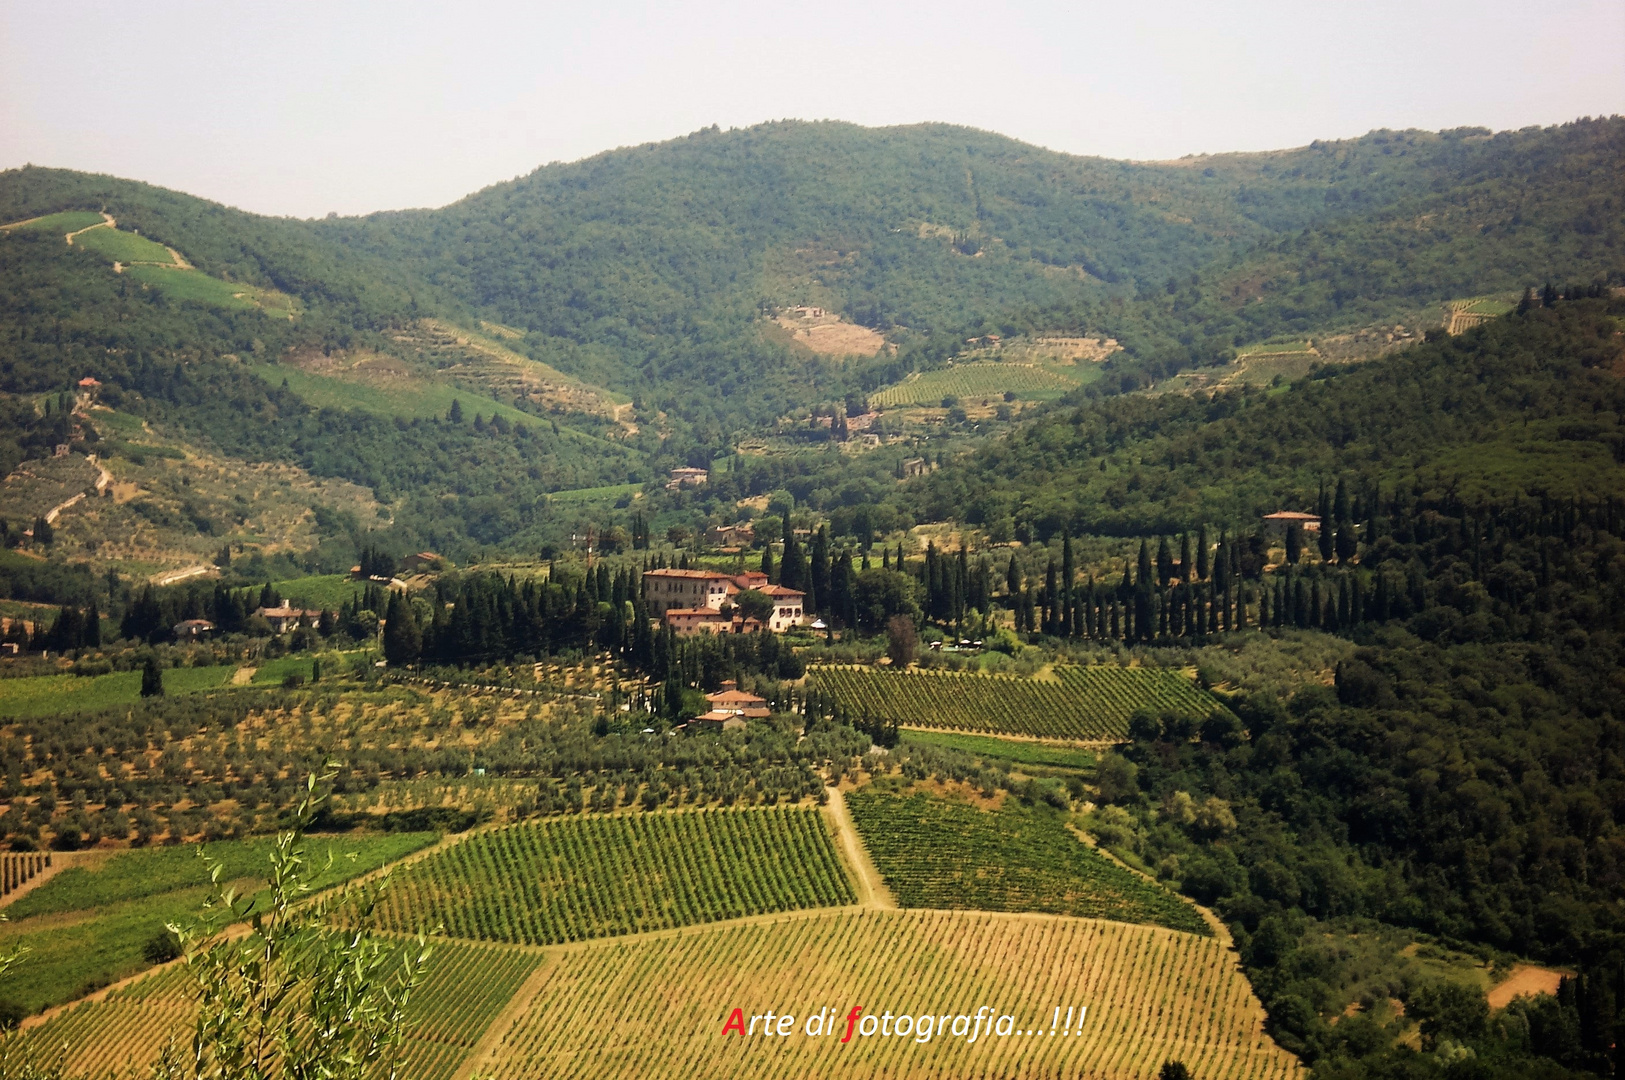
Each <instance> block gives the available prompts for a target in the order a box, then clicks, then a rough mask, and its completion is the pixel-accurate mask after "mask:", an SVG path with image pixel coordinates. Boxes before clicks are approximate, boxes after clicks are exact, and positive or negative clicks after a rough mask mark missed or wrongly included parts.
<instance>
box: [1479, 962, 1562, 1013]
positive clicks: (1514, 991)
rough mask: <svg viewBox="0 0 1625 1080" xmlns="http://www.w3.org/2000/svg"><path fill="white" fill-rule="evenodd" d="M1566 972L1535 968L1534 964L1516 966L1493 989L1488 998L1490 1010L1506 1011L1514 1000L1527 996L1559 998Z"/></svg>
mask: <svg viewBox="0 0 1625 1080" xmlns="http://www.w3.org/2000/svg"><path fill="white" fill-rule="evenodd" d="M1564 974H1565V973H1564V972H1561V971H1557V970H1555V969H1553V968H1543V967H1535V966H1534V965H1533V964H1515V965H1513V968H1512V974H1511V975H1509V976H1507V979H1506V981H1505V982H1503V983H1501V984H1499V985H1498V986H1496V987H1495V988H1494V989H1492V990H1491V991H1490V992H1489V994H1487V995H1486V996H1487V997H1488V998H1489V1002H1490V1008H1492V1009H1504V1008H1506V1007H1507V1006H1508V1005H1510V1004H1512V1002H1513V999H1515V998H1520V997H1523V996H1525V995H1530V996H1533V995H1535V994H1550V995H1552V996H1553V997H1556V996H1557V986H1558V984H1559V983H1561V982H1562V981H1563V976H1564Z"/></svg>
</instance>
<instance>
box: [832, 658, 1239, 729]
mask: <svg viewBox="0 0 1625 1080" xmlns="http://www.w3.org/2000/svg"><path fill="white" fill-rule="evenodd" d="M1056 675H1057V678H1056V679H1054V680H1053V681H1051V680H1043V679H1027V678H1021V677H1019V676H1011V675H965V674H959V673H954V672H928V671H909V672H891V671H876V670H874V669H873V668H839V667H824V668H815V669H814V670H813V671H812V673H811V682H812V684H813V685H814V686H816V687H817V688H818V689H820V690H822V691H824V692H825V693H828V694H833V695H834V697H835V700H836V701H837V702H839V703H840V704H841V705H842V706H843V707H844V708H845V709H847V711H848V712H850V713H851V714H852V715H853V716H855V717H867V718H869V719H871V720H888V721H891V722H893V723H896V724H899V725H902V726H904V727H920V728H947V729H953V730H960V731H985V732H990V733H993V734H1003V735H1031V736H1038V737H1044V738H1057V739H1084V740H1102V741H1104V740H1111V741H1116V740H1121V739H1123V738H1126V737H1127V735H1128V720H1129V717H1130V716H1132V715H1133V714H1134V711H1135V710H1136V709H1141V708H1146V709H1151V710H1152V711H1154V712H1157V713H1172V714H1175V715H1179V716H1192V717H1198V718H1200V717H1206V716H1208V715H1209V714H1210V713H1212V712H1213V711H1214V710H1216V709H1222V708H1223V706H1222V705H1220V704H1219V703H1218V702H1217V701H1216V700H1215V699H1214V698H1213V697H1212V696H1210V695H1209V694H1207V693H1206V692H1205V691H1203V690H1201V689H1199V688H1198V687H1197V686H1196V685H1195V684H1194V683H1192V682H1190V681H1189V680H1187V679H1186V678H1184V677H1183V676H1181V675H1179V674H1178V673H1177V672H1172V671H1167V670H1164V669H1162V668H1120V667H1074V668H1060V669H1058V670H1057V672H1056Z"/></svg>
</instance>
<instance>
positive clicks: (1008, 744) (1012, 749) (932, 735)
mask: <svg viewBox="0 0 1625 1080" xmlns="http://www.w3.org/2000/svg"><path fill="white" fill-rule="evenodd" d="M904 741H905V742H909V743H913V744H914V745H916V746H931V747H936V748H938V749H942V750H957V751H959V752H960V753H961V754H969V755H971V756H972V757H976V758H981V759H982V760H984V761H1003V762H1008V763H1010V764H1012V765H1025V766H1028V767H1029V769H1031V768H1037V769H1041V770H1049V769H1064V770H1067V771H1070V772H1076V771H1079V770H1083V769H1092V768H1094V765H1095V755H1094V754H1092V753H1090V752H1089V751H1088V750H1082V749H1079V748H1077V747H1074V746H1058V745H1056V744H1055V743H1043V742H1031V741H1028V740H1026V739H1000V738H996V737H994V736H991V735H962V734H960V733H959V732H957V731H910V732H909V733H908V734H907V735H906V736H904Z"/></svg>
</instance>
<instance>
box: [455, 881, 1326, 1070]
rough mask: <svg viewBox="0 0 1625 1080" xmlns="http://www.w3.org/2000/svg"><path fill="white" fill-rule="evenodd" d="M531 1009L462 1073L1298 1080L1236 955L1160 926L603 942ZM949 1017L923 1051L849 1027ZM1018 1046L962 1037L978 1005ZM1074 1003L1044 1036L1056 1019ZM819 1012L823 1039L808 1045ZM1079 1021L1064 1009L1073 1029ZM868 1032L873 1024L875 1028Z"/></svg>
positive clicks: (1046, 921) (797, 932) (784, 922)
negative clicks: (868, 1019)
mask: <svg viewBox="0 0 1625 1080" xmlns="http://www.w3.org/2000/svg"><path fill="white" fill-rule="evenodd" d="M538 978H539V980H541V985H540V987H539V989H538V992H537V994H536V996H535V998H534V999H533V1000H532V1001H531V1002H530V1004H529V1005H528V1006H527V1007H526V1008H525V1010H524V1011H523V1012H522V1013H521V1014H520V1015H519V1017H518V1018H517V1019H516V1021H515V1023H514V1024H513V1026H512V1027H511V1028H509V1029H508V1030H507V1031H506V1032H504V1033H502V1041H501V1043H500V1044H499V1045H497V1046H495V1047H494V1049H493V1051H492V1052H491V1053H490V1054H489V1056H487V1055H486V1054H482V1055H481V1056H480V1057H479V1058H478V1059H477V1060H476V1061H474V1062H471V1063H470V1064H471V1067H472V1068H473V1069H475V1070H477V1071H478V1073H479V1074H481V1075H493V1076H495V1077H496V1078H497V1080H531V1078H534V1077H542V1076H545V1077H548V1078H549V1080H563V1078H569V1077H591V1078H593V1080H615V1078H622V1077H625V1078H632V1077H637V1078H640V1080H643V1078H647V1080H662V1078H668V1077H669V1078H674V1080H676V1078H681V1080H691V1078H694V1077H721V1076H726V1077H731V1078H735V1080H757V1078H761V1080H769V1078H772V1080H777V1078H785V1080H790V1078H796V1080H800V1078H802V1077H815V1076H816V1077H826V1076H840V1077H843V1078H847V1080H852V1078H856V1080H870V1078H879V1077H887V1078H889V1080H914V1078H925V1077H938V1078H940V1077H971V1076H978V1077H999V1078H1001V1080H1022V1078H1027V1077H1031V1078H1038V1077H1043V1078H1045V1080H1061V1078H1064V1080H1070V1078H1074V1077H1076V1078H1082V1077H1089V1078H1093V1080H1131V1078H1132V1080H1151V1078H1152V1077H1155V1076H1156V1075H1157V1070H1158V1069H1159V1068H1160V1067H1161V1066H1162V1063H1163V1062H1164V1061H1166V1060H1168V1059H1170V1058H1176V1059H1179V1060H1181V1061H1183V1062H1184V1063H1185V1064H1186V1065H1187V1066H1188V1067H1189V1068H1190V1072H1191V1075H1192V1076H1196V1077H1200V1078H1201V1080H1292V1078H1297V1077H1301V1076H1302V1075H1303V1072H1302V1070H1301V1069H1300V1068H1299V1067H1298V1065H1297V1062H1296V1061H1295V1060H1294V1059H1293V1057H1292V1056H1291V1055H1290V1054H1288V1053H1286V1052H1285V1051H1284V1050H1282V1049H1281V1048H1280V1047H1278V1046H1276V1045H1275V1044H1274V1043H1273V1042H1272V1041H1271V1040H1270V1038H1269V1037H1268V1036H1267V1035H1266V1034H1265V1033H1264V1029H1263V1020H1264V1013H1263V1010H1262V1009H1261V1008H1260V1007H1259V1004H1258V1001H1257V999H1256V998H1254V997H1253V994H1252V990H1251V988H1250V987H1249V986H1248V985H1247V981H1246V980H1245V979H1244V978H1243V977H1242V975H1241V973H1240V971H1239V970H1238V969H1237V966H1236V963H1235V959H1234V957H1233V956H1231V955H1230V954H1229V953H1227V952H1226V951H1225V949H1224V947H1223V946H1221V945H1220V944H1219V943H1218V942H1217V941H1215V940H1214V939H1212V938H1205V937H1197V936H1195V935H1193V934H1182V933H1178V932H1176V931H1172V930H1166V929H1163V928H1161V927H1153V926H1132V925H1129V924H1126V923H1113V922H1101V921H1096V920H1093V919H1068V918H1062V917H1057V916H1042V915H1008V914H999V913H993V912H982V911H869V910H864V911H853V910H847V911H840V912H824V913H816V914H810V915H805V916H783V917H780V918H778V919H773V920H764V921H762V922H748V923H734V924H731V925H727V926H717V927H707V928H703V929H696V930H689V931H684V932H682V933H680V934H673V935H661V936H660V937H657V938H651V939H644V940H637V939H631V940H622V941H615V942H602V943H596V944H593V945H591V946H587V947H582V948H577V949H571V950H568V951H565V952H563V953H561V954H559V955H558V956H557V957H556V958H555V959H553V960H552V961H551V962H550V964H549V966H548V968H547V969H546V971H545V973H544V974H542V975H540V976H538ZM854 1006H862V1007H863V1010H864V1014H866V1015H868V1014H872V1015H873V1016H874V1017H876V1018H877V1019H878V1018H880V1017H881V1016H882V1015H883V1014H888V1013H889V1014H891V1017H888V1019H887V1027H888V1029H889V1028H891V1026H892V1023H891V1020H892V1018H894V1017H896V1016H900V1015H907V1016H909V1017H910V1018H911V1022H910V1025H909V1026H910V1027H912V1026H913V1018H914V1017H915V1016H923V1015H931V1016H932V1017H933V1026H936V1023H937V1021H936V1018H938V1017H943V1016H947V1017H948V1021H947V1022H945V1023H944V1024H943V1025H942V1026H944V1027H946V1028H947V1029H948V1030H947V1032H946V1033H944V1034H942V1035H940V1036H938V1035H937V1034H936V1033H935V1032H933V1033H932V1037H931V1038H930V1039H929V1041H925V1042H922V1041H919V1039H918V1038H917V1037H916V1036H915V1035H914V1034H913V1033H912V1032H908V1033H905V1034H904V1035H903V1036H901V1037H900V1036H898V1035H897V1034H896V1033H895V1031H892V1032H891V1033H890V1034H880V1033H879V1032H878V1031H876V1033H874V1034H862V1033H858V1034H854V1035H853V1037H852V1039H851V1041H850V1042H847V1043H845V1044H843V1043H842V1042H841V1041H840V1040H841V1037H842V1036H843V1035H844V1034H845V1032H846V1022H845V1016H846V1014H847V1013H848V1011H849V1010H850V1009H852V1008H853V1007H854ZM980 1006H989V1007H990V1008H991V1009H992V1010H993V1011H994V1012H995V1013H1005V1014H1009V1015H1011V1016H1013V1017H1014V1021H1013V1023H1012V1024H1011V1025H1010V1029H1011V1030H1012V1031H1014V1030H1019V1031H1022V1032H1028V1031H1031V1032H1033V1034H1031V1035H1028V1034H1021V1035H1016V1034H1013V1033H1012V1034H1008V1035H1004V1036H996V1035H995V1036H990V1035H989V1034H988V1032H987V1027H986V1025H984V1026H983V1027H982V1029H981V1031H980V1033H979V1035H980V1037H979V1038H977V1039H976V1040H975V1041H974V1042H973V1041H970V1040H969V1039H968V1037H967V1035H966V1033H965V1031H966V1029H965V1027H964V1026H961V1028H960V1031H961V1034H960V1035H959V1036H958V1037H955V1036H954V1035H953V1033H952V1032H953V1019H952V1018H953V1016H954V1015H973V1014H974V1013H975V1012H976V1010H977V1009H978V1007H980ZM1057 1006H1059V1007H1060V1015H1061V1017H1063V1018H1064V1017H1065V1016H1066V1014H1067V1010H1068V1009H1071V1008H1076V1007H1083V1008H1087V1010H1088V1011H1087V1013H1085V1014H1084V1019H1083V1021H1082V1022H1081V1023H1075V1024H1074V1026H1073V1028H1072V1029H1071V1032H1070V1033H1069V1034H1063V1033H1061V1032H1060V1031H1058V1032H1057V1034H1055V1035H1050V1034H1049V1033H1048V1032H1049V1030H1050V1026H1051V1022H1052V1020H1054V1019H1055V1011H1054V1010H1055V1009H1056V1007H1057ZM734 1009H739V1010H741V1012H742V1014H743V1016H744V1017H745V1018H746V1020H745V1022H746V1023H747V1024H748V1023H749V1022H750V1020H749V1018H751V1017H753V1016H760V1015H763V1014H765V1013H767V1012H768V1011H769V1010H772V1011H773V1012H774V1013H776V1014H779V1015H782V1014H784V1013H789V1014H790V1015H792V1016H793V1017H794V1021H793V1023H792V1024H791V1025H789V1026H790V1028H791V1029H792V1030H793V1034H788V1035H785V1036H782V1037H781V1036H778V1035H777V1034H775V1035H773V1036H766V1037H764V1036H763V1034H762V1024H761V1023H760V1022H758V1023H757V1024H756V1027H755V1034H754V1035H753V1036H741V1035H738V1034H734V1033H732V1032H729V1033H724V1031H723V1026H724V1024H725V1023H726V1022H727V1019H728V1017H729V1015H730V1014H731V1013H732V1011H733V1010H734ZM821 1009H822V1010H824V1011H825V1015H826V1017H828V1016H830V1015H833V1016H834V1017H835V1018H836V1019H835V1021H834V1023H833V1025H830V1026H831V1028H832V1031H831V1033H829V1034H825V1035H821V1036H818V1035H814V1036H809V1035H807V1034H805V1030H806V1027H805V1025H806V1023H807V1018H808V1017H809V1016H810V1015H813V1014H816V1013H818V1012H819V1010H821ZM1074 1016H1076V1014H1074ZM875 1026H876V1027H878V1025H875Z"/></svg>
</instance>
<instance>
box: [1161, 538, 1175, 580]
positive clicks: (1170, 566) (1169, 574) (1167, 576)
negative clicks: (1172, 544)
mask: <svg viewBox="0 0 1625 1080" xmlns="http://www.w3.org/2000/svg"><path fill="white" fill-rule="evenodd" d="M1173 576H1174V553H1173V551H1172V550H1171V549H1170V548H1169V547H1168V538H1167V537H1166V536H1164V537H1161V538H1159V539H1158V540H1157V584H1158V585H1160V586H1162V587H1163V588H1164V589H1166V588H1167V587H1168V582H1169V581H1171V580H1173Z"/></svg>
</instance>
